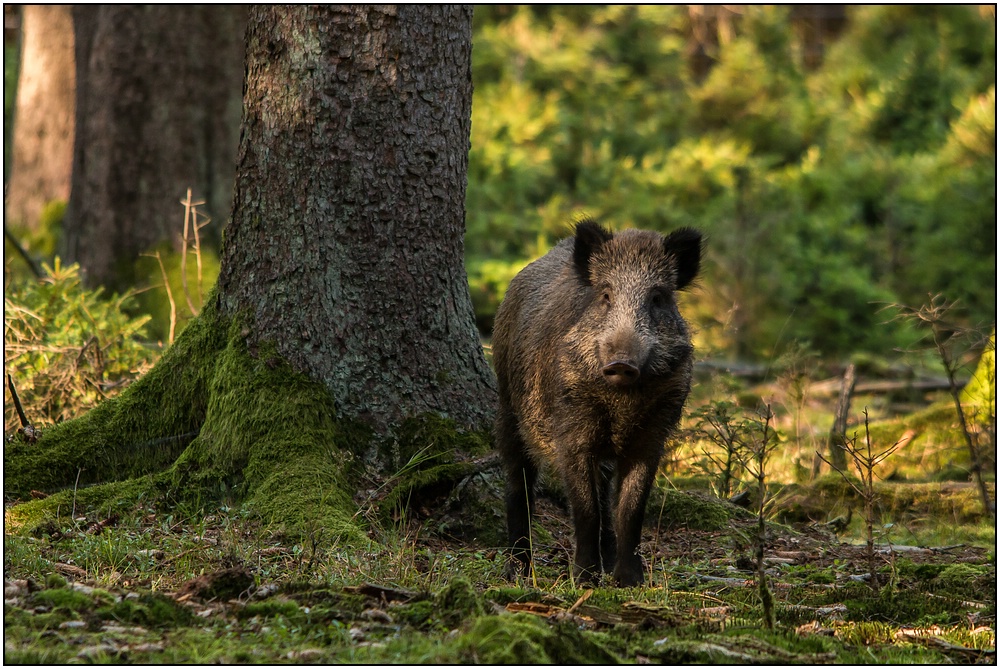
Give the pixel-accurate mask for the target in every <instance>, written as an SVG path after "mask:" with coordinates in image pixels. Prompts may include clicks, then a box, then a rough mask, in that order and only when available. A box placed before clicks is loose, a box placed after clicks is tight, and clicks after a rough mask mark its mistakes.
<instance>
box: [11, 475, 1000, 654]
mask: <svg viewBox="0 0 1000 669" xmlns="http://www.w3.org/2000/svg"><path fill="white" fill-rule="evenodd" d="M948 490H949V488H947V487H944V488H942V489H941V491H940V492H939V494H942V495H946V494H949V493H948V492H947V491H948ZM658 509H659V512H658ZM665 509H666V510H667V512H666V513H664V510H665ZM685 509H687V510H688V511H685ZM720 510H721V513H717V512H718V511H720ZM538 511H539V513H538V522H537V523H536V528H535V536H536V546H535V557H536V560H535V564H536V571H535V574H534V577H533V578H528V579H523V580H522V581H521V582H517V583H515V582H511V581H510V580H508V579H507V578H506V577H505V576H504V572H505V566H506V562H505V555H504V553H503V552H502V551H500V550H498V549H497V548H496V547H491V546H483V545H479V544H480V542H478V541H477V540H475V539H474V538H470V537H467V536H462V537H457V538H456V537H452V536H450V535H449V531H450V530H449V528H455V527H459V526H460V524H456V515H461V513H462V511H461V504H459V505H457V506H456V505H455V504H450V505H449V504H446V503H433V501H432V500H428V501H427V502H426V503H421V504H419V505H415V506H414V509H413V511H412V512H411V514H409V516H408V517H407V518H405V519H402V520H398V521H396V522H395V523H394V524H392V526H391V527H389V528H386V529H374V528H373V529H372V541H371V543H370V545H369V546H367V547H358V546H342V545H338V543H337V541H336V540H334V539H332V538H326V537H322V536H313V537H311V538H309V539H308V540H306V541H301V540H300V541H298V542H291V541H289V540H288V539H287V538H286V537H282V536H280V535H275V534H273V533H271V532H269V531H268V529H267V528H264V527H261V526H260V524H259V522H258V521H256V520H255V519H254V518H252V517H250V516H248V515H247V514H245V513H244V512H241V511H240V510H238V509H231V508H226V507H221V508H215V509H212V510H210V511H209V512H207V513H206V512H205V510H204V509H190V510H185V509H183V508H173V509H170V510H166V509H161V508H159V506H158V505H157V503H155V502H149V503H148V504H146V505H144V506H143V507H142V508H137V509H134V513H129V514H123V515H121V516H118V517H111V518H100V519H98V518H85V517H82V516H78V517H76V518H71V517H70V515H71V514H67V515H66V517H65V520H64V522H61V523H58V524H57V525H56V526H51V525H50V526H49V528H48V529H47V530H46V532H45V533H40V534H39V535H37V536H18V535H17V534H11V533H5V538H4V628H5V638H4V661H5V663H42V664H63V663H73V662H85V663H141V664H147V663H214V662H221V663H230V662H239V663H248V662H249V663H275V662H296V663H345V662H347V663H399V662H402V663H455V662H458V663H489V664H500V663H515V664H521V663H599V664H608V663H618V662H624V663H640V664H642V663H671V664H675V663H722V664H743V663H767V664H774V663H783V664H784V663H792V664H813V663H838V664H844V663H911V662H912V663H934V664H938V663H941V664H943V663H952V662H958V663H987V664H994V663H995V662H996V594H997V590H996V583H997V581H996V544H995V541H996V539H995V536H996V534H995V527H994V526H992V525H991V524H986V525H984V524H983V523H982V522H981V521H977V522H972V523H970V524H968V527H966V530H967V531H966V532H965V533H964V534H962V535H961V536H963V537H964V538H965V540H964V541H962V542H960V543H958V544H952V545H938V546H931V545H925V546H918V545H915V544H916V542H914V541H912V540H911V541H909V542H900V543H895V542H896V541H897V539H896V538H895V537H894V538H893V541H894V543H893V544H892V550H889V545H887V544H882V545H880V546H878V552H877V553H876V554H875V556H876V570H877V576H878V578H879V581H880V582H879V584H878V586H877V587H876V588H874V589H873V588H872V587H871V586H870V585H869V583H868V580H867V579H869V578H870V576H869V571H870V565H869V562H868V557H867V554H866V546H865V545H864V543H859V542H858V541H857V540H856V539H853V540H852V539H850V538H849V537H846V536H845V537H840V538H838V536H837V535H835V534H833V533H832V532H831V531H830V529H829V525H827V524H822V523H821V524H817V523H805V524H799V525H796V526H790V525H782V524H777V523H769V524H768V526H767V540H766V549H765V565H766V567H767V570H766V573H767V587H768V591H769V592H770V593H771V594H772V596H773V599H774V607H773V612H774V618H775V625H774V628H773V629H771V630H769V629H767V627H766V625H765V624H764V615H763V610H762V607H761V603H760V602H761V600H760V590H759V588H758V586H757V583H756V572H755V570H754V563H753V559H752V558H753V548H752V544H753V538H754V536H755V532H756V526H757V525H756V524H757V519H756V517H755V516H753V515H752V514H751V513H749V512H746V511H744V510H743V509H738V508H736V507H735V506H733V505H732V504H729V503H727V502H721V501H718V500H711V499H709V498H708V497H707V496H706V495H703V494H700V493H693V492H678V491H676V490H674V489H673V488H671V487H670V486H668V485H667V484H666V479H661V480H660V481H659V482H658V488H657V490H656V491H654V498H653V500H652V501H651V503H650V507H649V511H648V513H647V516H648V522H647V528H646V533H645V536H644V541H643V544H642V545H641V547H640V552H641V554H642V555H643V556H644V558H645V560H646V563H647V565H648V567H649V570H648V577H647V583H646V585H645V586H644V587H636V588H626V589H619V588H614V587H610V584H608V583H602V584H601V585H600V586H599V587H594V588H585V587H578V586H577V585H574V584H573V583H572V582H571V579H570V578H569V576H568V564H569V560H570V555H571V549H572V531H571V528H570V525H569V522H568V519H567V514H566V512H565V509H563V508H562V507H561V505H560V502H559V500H558V497H557V496H548V497H545V496H543V497H542V498H541V499H540V500H539V509H538ZM688 512H690V513H689V515H685V514H686V513H688ZM668 515H669V516H670V517H671V518H672V520H671V521H669V522H668V521H667V520H665V516H668ZM706 517H713V518H715V520H713V521H711V522H705V518H706ZM921 520H922V521H925V522H927V521H930V520H931V519H929V518H922V519H921ZM938 520H940V521H942V523H943V524H945V525H954V523H953V522H952V521H950V520H949V519H947V518H944V519H938ZM496 522H497V523H502V522H503V519H502V515H501V514H499V513H498V514H497V518H496ZM856 525H857V522H856V518H855V519H854V522H853V523H852V524H851V525H850V526H849V527H848V528H847V530H848V532H853V531H854V530H853V529H851V528H855V527H856ZM838 529H843V528H838ZM855 533H856V532H855ZM937 536H942V535H941V534H940V533H939V534H938V535H937ZM912 538H913V537H911V539H912ZM903 543H908V544H911V545H902V544H903Z"/></svg>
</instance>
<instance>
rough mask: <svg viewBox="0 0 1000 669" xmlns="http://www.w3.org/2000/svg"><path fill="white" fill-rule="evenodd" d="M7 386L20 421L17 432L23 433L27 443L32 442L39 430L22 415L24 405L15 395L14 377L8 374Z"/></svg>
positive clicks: (37, 435)
mask: <svg viewBox="0 0 1000 669" xmlns="http://www.w3.org/2000/svg"><path fill="white" fill-rule="evenodd" d="M7 387H8V388H10V396H11V399H13V400H14V410H15V411H17V417H18V419H19V420H20V421H21V427H20V428H19V429H18V432H20V433H21V434H23V435H24V438H25V439H27V440H28V443H29V444H33V443H35V442H36V441H38V437H40V436H41V432H39V431H38V430H37V429H35V426H34V425H32V424H31V421H29V420H28V418H27V416H25V415H24V407H22V406H21V399H20V398H19V397H18V396H17V390H16V389H15V388H14V379H13V378H11V375H10V374H8V375H7Z"/></svg>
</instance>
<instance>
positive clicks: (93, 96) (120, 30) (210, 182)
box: [63, 5, 246, 288]
mask: <svg viewBox="0 0 1000 669" xmlns="http://www.w3.org/2000/svg"><path fill="white" fill-rule="evenodd" d="M73 19H74V32H75V38H76V73H77V105H76V140H75V147H74V151H73V178H72V192H71V195H70V202H69V209H68V211H67V216H66V223H65V235H64V249H63V254H64V256H65V257H66V258H67V259H68V260H71V261H76V262H79V263H80V265H81V267H82V268H83V270H84V276H85V278H86V279H87V280H88V281H89V282H90V283H91V284H104V285H108V286H112V287H117V288H121V287H127V286H131V285H132V283H133V282H134V279H135V277H134V275H133V267H134V263H135V261H136V260H137V258H138V256H139V255H140V254H141V253H143V252H145V251H148V250H150V249H152V248H153V247H154V246H157V245H159V244H162V243H163V242H166V241H170V242H171V243H173V244H174V246H175V248H179V244H180V242H179V236H180V232H181V230H182V227H183V216H184V212H183V209H182V208H181V206H180V204H179V202H180V200H182V199H183V198H184V196H185V193H186V191H187V189H188V188H191V189H192V190H193V195H194V197H195V198H196V199H202V200H205V201H206V205H205V206H204V207H203V208H202V210H203V211H206V213H207V214H209V215H210V216H211V217H212V218H213V219H214V220H215V221H216V222H217V223H218V225H216V226H212V228H215V230H216V231H215V232H214V234H218V232H217V230H218V229H219V228H221V226H222V223H223V222H224V219H225V217H226V215H227V214H228V212H229V206H230V204H231V201H232V188H233V176H234V173H235V159H236V146H237V142H238V137H239V122H240V100H241V98H240V93H241V88H240V84H241V81H242V77H243V53H244V42H243V38H244V27H245V25H246V9H245V7H243V6H238V5H210V6H201V5H185V6H183V7H180V6H173V5H76V6H74V8H73ZM212 228H209V231H211V230H212Z"/></svg>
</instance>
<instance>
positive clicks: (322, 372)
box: [219, 5, 493, 428]
mask: <svg viewBox="0 0 1000 669" xmlns="http://www.w3.org/2000/svg"><path fill="white" fill-rule="evenodd" d="M471 14H472V11H471V9H468V8H465V9H463V8H454V7H422V6H413V5H403V6H399V7H390V8H382V7H374V6H349V7H339V8H334V7H318V8H317V7H305V6H299V7H295V8H292V9H287V8H280V7H276V6H268V7H264V8H261V9H259V10H257V11H254V12H252V13H251V19H250V26H249V30H248V32H247V37H248V42H247V48H248V68H247V82H246V108H245V112H244V114H245V115H244V121H243V136H242V141H241V145H240V151H239V166H238V178H237V184H236V193H235V200H234V204H233V220H232V222H231V224H230V226H229V228H228V229H227V231H226V235H227V240H226V241H227V243H226V247H225V250H224V255H223V268H222V273H221V275H220V277H219V296H220V300H221V304H222V306H223V312H224V313H227V314H235V313H237V312H239V311H241V310H247V311H248V312H249V313H251V314H252V317H251V321H252V325H251V330H252V335H251V339H252V341H253V342H260V341H274V342H276V344H277V348H278V352H279V353H280V354H281V355H282V356H283V357H285V358H286V359H287V360H289V361H290V362H291V363H292V365H293V366H294V367H296V368H297V369H299V370H301V371H304V372H306V373H307V374H309V376H311V377H313V378H315V379H318V380H321V381H323V382H324V383H325V384H326V385H327V387H329V388H330V390H331V392H332V393H333V396H334V400H335V402H336V406H337V408H338V411H340V412H341V413H342V414H344V415H347V416H351V417H357V418H361V419H363V420H365V421H367V422H370V423H371V424H373V425H374V426H376V427H378V428H384V427H385V426H387V425H389V424H392V423H398V422H399V420H400V419H402V418H403V417H405V416H406V415H409V414H414V413H421V412H434V413H440V414H444V415H446V416H448V417H451V418H454V419H456V420H457V421H458V422H460V423H462V424H465V425H479V424H482V423H483V422H484V419H485V418H486V416H487V414H488V413H489V410H490V403H489V400H490V399H491V398H492V392H491V387H492V383H493V382H492V375H491V373H490V371H489V369H488V368H487V366H486V362H485V360H484V358H483V354H482V350H481V347H480V343H479V340H478V336H477V335H476V329H475V321H474V314H473V310H472V308H471V301H470V298H469V292H468V283H467V279H466V274H465V268H464V265H463V233H464V227H465V209H464V202H465V179H466V168H467V164H468V151H469V130H470V124H471V120H470V118H471V116H470V114H471V104H472V74H471V65H470V53H471Z"/></svg>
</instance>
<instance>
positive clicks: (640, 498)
mask: <svg viewBox="0 0 1000 669" xmlns="http://www.w3.org/2000/svg"><path fill="white" fill-rule="evenodd" d="M658 464H659V457H656V458H627V457H626V458H622V459H621V460H619V462H618V477H617V478H618V486H617V487H618V506H617V508H616V509H615V534H616V535H617V538H618V557H617V559H616V561H615V570H614V578H615V582H616V583H617V584H618V585H620V586H623V587H625V586H632V585H639V584H641V583H642V582H643V569H642V558H641V557H639V555H638V552H637V550H638V548H639V541H640V539H642V519H643V516H644V515H645V511H646V500H647V499H648V498H649V489H650V488H651V487H652V485H653V479H654V478H655V477H656V467H657V465H658Z"/></svg>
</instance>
